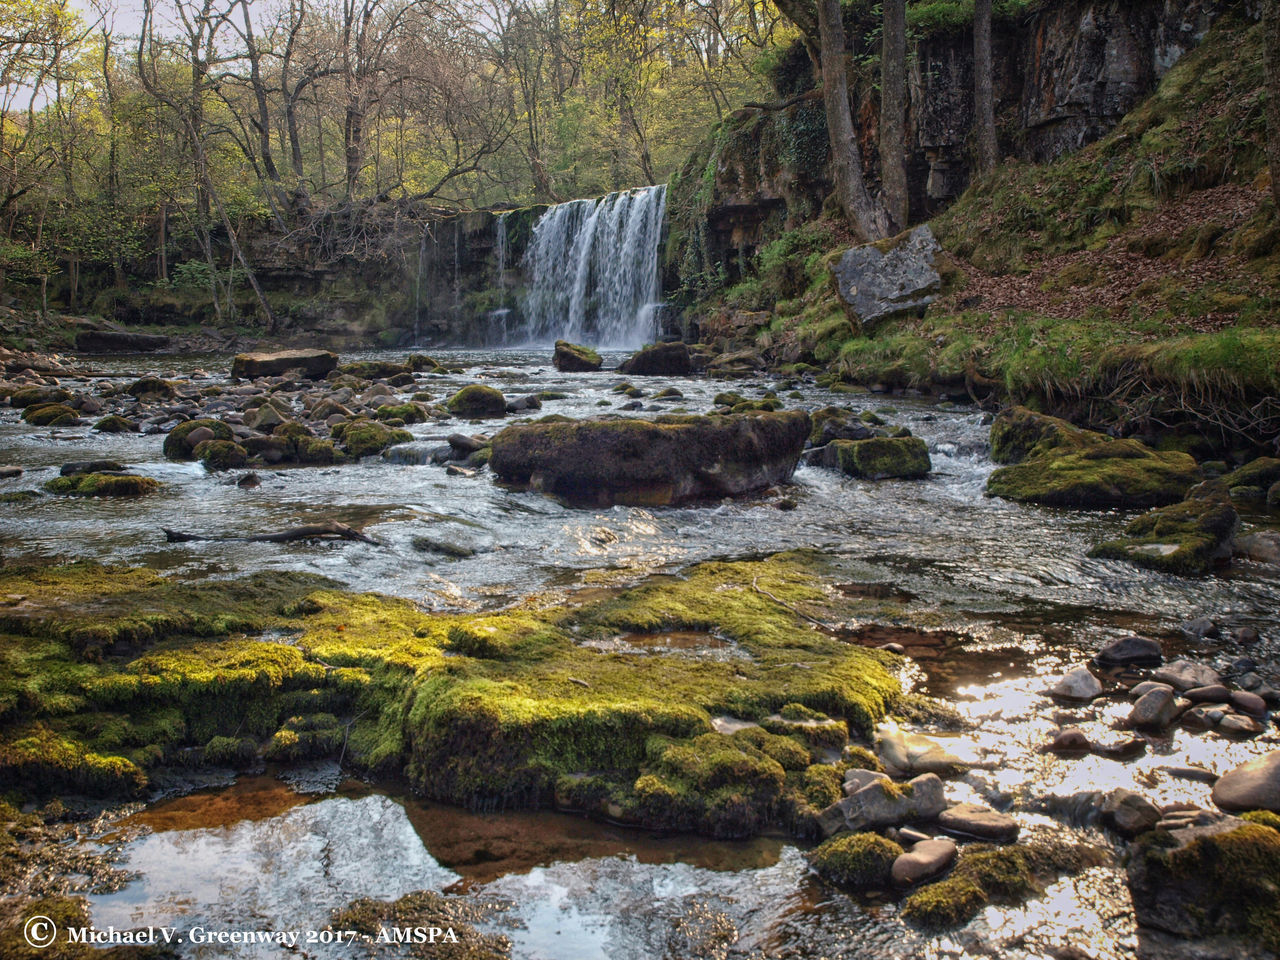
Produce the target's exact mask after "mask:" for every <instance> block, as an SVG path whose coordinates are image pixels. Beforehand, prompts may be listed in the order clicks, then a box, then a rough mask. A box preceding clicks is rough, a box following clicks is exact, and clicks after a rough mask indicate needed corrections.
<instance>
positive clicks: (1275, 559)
mask: <svg viewBox="0 0 1280 960" xmlns="http://www.w3.org/2000/svg"><path fill="white" fill-rule="evenodd" d="M1276 486H1277V487H1280V483H1277V484H1276ZM1278 506H1280V504H1278ZM1272 509H1273V510H1274V509H1277V507H1272ZM1232 549H1233V550H1234V552H1235V553H1238V554H1240V555H1241V556H1243V557H1245V558H1246V559H1249V560H1253V561H1254V562H1255V563H1269V564H1274V565H1277V566H1280V530H1260V531H1258V532H1257V533H1251V534H1249V535H1248V536H1244V537H1237V538H1236V541H1235V543H1234V544H1233V548H1232Z"/></svg>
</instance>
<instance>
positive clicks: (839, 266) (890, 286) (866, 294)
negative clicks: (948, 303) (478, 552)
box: [831, 224, 942, 325]
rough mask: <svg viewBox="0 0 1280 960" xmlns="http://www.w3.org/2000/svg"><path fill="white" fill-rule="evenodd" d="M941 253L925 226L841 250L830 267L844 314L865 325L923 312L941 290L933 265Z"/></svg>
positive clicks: (931, 232) (936, 242)
mask: <svg viewBox="0 0 1280 960" xmlns="http://www.w3.org/2000/svg"><path fill="white" fill-rule="evenodd" d="M941 252H942V248H941V247H940V246H939V245H938V241H937V238H935V237H934V235H933V231H932V230H930V229H929V227H928V225H927V224H922V225H921V226H918V227H916V228H915V229H914V230H912V231H910V232H909V233H903V234H900V235H899V236H897V237H894V238H893V239H891V240H882V241H879V242H877V243H867V244H863V245H862V246H858V247H853V248H851V249H849V250H846V251H845V252H844V254H843V255H842V256H841V257H840V259H839V260H838V261H836V262H835V263H834V264H832V266H831V274H832V277H833V278H834V280H835V284H836V291H837V293H838V294H839V296H840V300H841V302H842V303H843V304H844V306H845V312H846V313H847V314H849V316H850V319H853V320H856V321H857V322H858V323H861V324H864V325H866V324H872V323H874V322H876V321H877V320H881V319H883V318H885V317H891V316H893V315H895V314H898V313H903V312H905V311H911V310H923V309H924V308H925V307H927V306H928V305H929V304H931V303H933V301H934V300H935V299H936V298H937V295H938V291H939V290H940V289H941V288H942V277H941V276H940V275H939V273H938V268H937V265H936V264H937V259H938V255H939V254H940V253H941Z"/></svg>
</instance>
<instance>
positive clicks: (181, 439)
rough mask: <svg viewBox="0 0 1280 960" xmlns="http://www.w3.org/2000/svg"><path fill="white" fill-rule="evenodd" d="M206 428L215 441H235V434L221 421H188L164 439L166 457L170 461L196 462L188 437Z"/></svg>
mask: <svg viewBox="0 0 1280 960" xmlns="http://www.w3.org/2000/svg"><path fill="white" fill-rule="evenodd" d="M201 427H205V428H207V429H209V430H212V431H213V439H214V440H231V441H234V440H235V434H234V433H232V432H231V428H230V427H229V426H227V425H226V424H225V423H223V422H222V421H221V420H206V419H200V420H188V421H187V422H186V423H180V424H178V425H177V426H176V427H174V428H173V429H172V430H170V431H169V433H168V435H167V436H166V437H165V438H164V455H165V458H166V459H169V460H194V459H196V457H195V451H193V450H192V448H191V444H189V443H188V442H187V435H188V434H190V433H191V432H192V431H194V430H198V429H200V428H201Z"/></svg>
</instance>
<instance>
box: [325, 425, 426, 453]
mask: <svg viewBox="0 0 1280 960" xmlns="http://www.w3.org/2000/svg"><path fill="white" fill-rule="evenodd" d="M333 438H334V439H335V440H338V441H340V442H341V443H342V450H343V452H344V453H345V454H346V455H347V456H348V457H350V458H351V459H353V460H359V459H360V458H361V457H367V456H370V455H371V454H375V453H381V452H382V451H383V450H385V449H387V447H390V446H394V445H395V444H397V443H408V442H409V441H411V440H412V439H413V434H411V433H410V432H409V431H408V430H400V429H396V428H394V427H388V426H386V425H385V424H382V423H378V422H377V421H376V420H348V421H346V422H345V423H339V424H338V425H337V426H335V427H334V428H333Z"/></svg>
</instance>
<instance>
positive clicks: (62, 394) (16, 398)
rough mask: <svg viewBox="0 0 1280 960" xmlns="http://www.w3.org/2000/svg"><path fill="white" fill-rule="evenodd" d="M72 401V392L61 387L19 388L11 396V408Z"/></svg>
mask: <svg viewBox="0 0 1280 960" xmlns="http://www.w3.org/2000/svg"><path fill="white" fill-rule="evenodd" d="M70 399H71V393H70V391H67V390H63V389H62V388H61V387H19V388H18V389H17V390H15V391H13V393H11V394H9V406H11V407H14V408H15V409H22V408H23V407H30V406H33V405H34V404H37V403H66V402H67V401H68V400H70Z"/></svg>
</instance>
